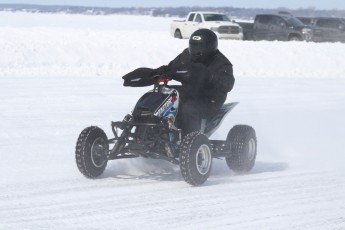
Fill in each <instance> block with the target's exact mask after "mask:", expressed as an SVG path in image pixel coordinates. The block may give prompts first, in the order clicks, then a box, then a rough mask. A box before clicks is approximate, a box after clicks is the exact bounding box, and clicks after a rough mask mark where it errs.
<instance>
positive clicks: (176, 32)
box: [174, 30, 182, 39]
mask: <svg viewBox="0 0 345 230" xmlns="http://www.w3.org/2000/svg"><path fill="white" fill-rule="evenodd" d="M174 37H175V38H179V39H182V34H181V31H180V30H175V33H174Z"/></svg>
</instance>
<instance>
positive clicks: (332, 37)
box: [298, 17, 345, 42]
mask: <svg viewBox="0 0 345 230" xmlns="http://www.w3.org/2000/svg"><path fill="white" fill-rule="evenodd" d="M298 19H299V20H301V21H302V22H303V23H304V24H305V25H309V26H312V27H313V28H314V36H313V41H315V42H338V41H340V42H345V19H344V18H329V17H298Z"/></svg>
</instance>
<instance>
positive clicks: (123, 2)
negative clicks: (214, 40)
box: [0, 0, 345, 9]
mask: <svg viewBox="0 0 345 230" xmlns="http://www.w3.org/2000/svg"><path fill="white" fill-rule="evenodd" d="M1 3H9V4H13V3H27V4H44V5H77V6H100V7H132V6H134V7H167V6H172V7H176V6H214V7H217V6H231V7H244V8H253V7H254V8H277V7H287V8H290V9H297V8H309V7H315V8H317V9H345V0H232V1H231V0H0V4H1Z"/></svg>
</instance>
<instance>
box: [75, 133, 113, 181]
mask: <svg viewBox="0 0 345 230" xmlns="http://www.w3.org/2000/svg"><path fill="white" fill-rule="evenodd" d="M108 152H109V144H108V138H107V136H106V134H105V133H104V131H103V130H102V129H100V128H98V127H95V126H91V127H88V128H86V129H84V130H83V131H82V132H81V134H80V135H79V138H78V141H77V146H76V150H75V159H76V162H77V166H78V169H79V171H80V172H81V173H82V174H83V175H84V176H86V177H88V178H96V177H98V176H100V175H101V174H102V173H103V171H104V170H105V167H106V166H107V162H108V158H107V155H108Z"/></svg>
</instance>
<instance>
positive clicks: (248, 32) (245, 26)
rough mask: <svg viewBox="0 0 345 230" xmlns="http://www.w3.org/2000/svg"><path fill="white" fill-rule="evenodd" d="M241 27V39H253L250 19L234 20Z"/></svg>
mask: <svg viewBox="0 0 345 230" xmlns="http://www.w3.org/2000/svg"><path fill="white" fill-rule="evenodd" d="M236 23H237V24H239V25H240V26H241V27H242V31H243V40H253V26H254V22H252V21H236Z"/></svg>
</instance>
